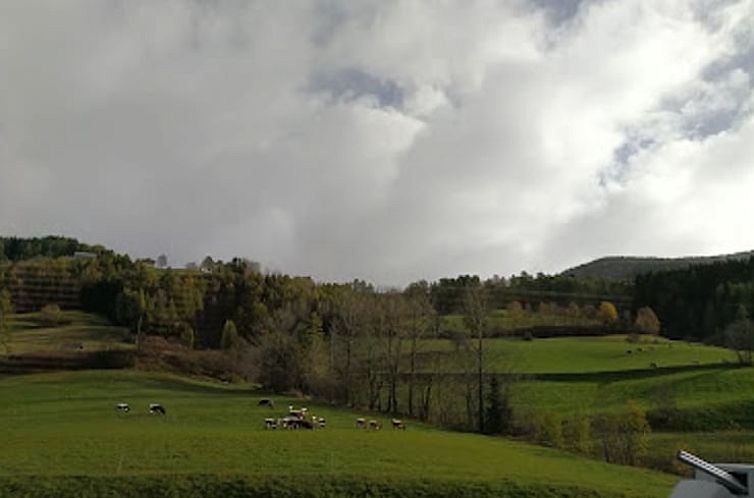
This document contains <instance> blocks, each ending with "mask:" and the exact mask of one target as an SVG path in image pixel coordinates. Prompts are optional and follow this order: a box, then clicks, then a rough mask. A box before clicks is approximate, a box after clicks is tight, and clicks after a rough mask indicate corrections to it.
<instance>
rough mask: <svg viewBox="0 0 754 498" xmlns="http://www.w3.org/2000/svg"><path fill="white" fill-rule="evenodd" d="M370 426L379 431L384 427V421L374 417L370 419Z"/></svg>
mask: <svg viewBox="0 0 754 498" xmlns="http://www.w3.org/2000/svg"><path fill="white" fill-rule="evenodd" d="M369 428H370V429H374V430H375V431H378V430H380V429H382V423H381V422H380V421H378V420H374V419H372V420H370V421H369Z"/></svg>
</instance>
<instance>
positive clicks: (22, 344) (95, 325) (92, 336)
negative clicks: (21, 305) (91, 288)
mask: <svg viewBox="0 0 754 498" xmlns="http://www.w3.org/2000/svg"><path fill="white" fill-rule="evenodd" d="M61 316H62V323H63V324H62V325H60V326H58V327H45V326H42V325H40V322H39V313H24V314H17V315H11V317H10V320H9V321H8V329H9V335H8V339H9V340H8V344H7V349H8V353H10V354H22V353H30V352H59V351H66V350H72V349H73V350H78V347H79V346H81V350H82V351H87V352H91V351H103V350H112V349H130V348H132V347H133V345H132V344H130V343H129V342H127V341H128V339H129V333H128V331H127V330H126V329H125V328H123V327H115V326H113V325H111V324H110V322H109V321H108V320H107V319H106V318H104V317H101V316H99V315H95V314H91V313H85V312H82V311H64V312H62V313H61Z"/></svg>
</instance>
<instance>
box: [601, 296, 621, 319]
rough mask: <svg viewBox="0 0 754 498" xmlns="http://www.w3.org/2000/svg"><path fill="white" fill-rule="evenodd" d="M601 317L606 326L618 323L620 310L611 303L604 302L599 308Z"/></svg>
mask: <svg viewBox="0 0 754 498" xmlns="http://www.w3.org/2000/svg"><path fill="white" fill-rule="evenodd" d="M599 317H600V319H601V320H602V322H603V323H605V324H613V323H615V322H617V321H618V310H617V309H616V308H615V305H614V304H613V303H611V302H610V301H602V302H601V303H600V308H599Z"/></svg>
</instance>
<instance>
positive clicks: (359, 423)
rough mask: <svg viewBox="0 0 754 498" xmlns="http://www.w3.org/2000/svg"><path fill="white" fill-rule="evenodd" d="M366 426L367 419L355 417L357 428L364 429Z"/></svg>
mask: <svg viewBox="0 0 754 498" xmlns="http://www.w3.org/2000/svg"><path fill="white" fill-rule="evenodd" d="M366 426H367V421H366V419H364V418H357V419H356V427H357V428H358V429H364V428H366Z"/></svg>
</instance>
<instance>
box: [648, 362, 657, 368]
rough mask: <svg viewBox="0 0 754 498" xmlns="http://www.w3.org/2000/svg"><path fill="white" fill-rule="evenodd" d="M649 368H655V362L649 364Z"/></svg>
mask: <svg viewBox="0 0 754 498" xmlns="http://www.w3.org/2000/svg"><path fill="white" fill-rule="evenodd" d="M649 368H657V363H655V362H652V363H650V364H649Z"/></svg>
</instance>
